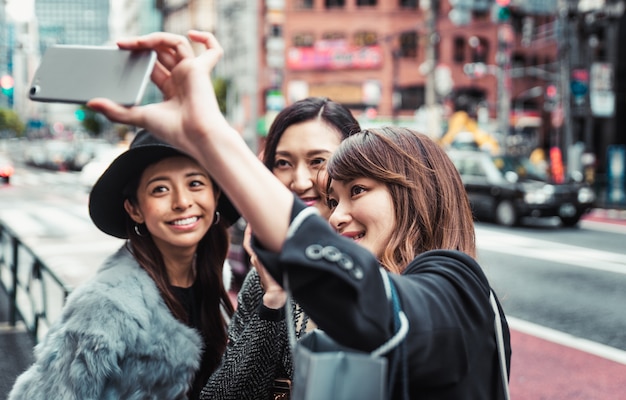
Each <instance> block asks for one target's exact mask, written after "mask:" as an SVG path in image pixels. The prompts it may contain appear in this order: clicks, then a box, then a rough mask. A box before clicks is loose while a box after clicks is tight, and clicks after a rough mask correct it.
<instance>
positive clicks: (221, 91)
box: [213, 78, 229, 113]
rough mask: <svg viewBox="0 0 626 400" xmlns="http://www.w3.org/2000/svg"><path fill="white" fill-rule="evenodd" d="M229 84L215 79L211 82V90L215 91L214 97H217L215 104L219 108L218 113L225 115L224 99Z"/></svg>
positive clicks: (223, 80) (224, 80) (220, 79)
mask: <svg viewBox="0 0 626 400" xmlns="http://www.w3.org/2000/svg"><path fill="white" fill-rule="evenodd" d="M228 86H229V82H228V81H227V80H226V79H222V78H216V79H214V80H213V88H214V90H215V97H217V104H219V106H220V111H221V112H222V113H226V97H227V95H228Z"/></svg>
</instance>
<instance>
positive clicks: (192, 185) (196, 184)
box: [189, 181, 204, 187]
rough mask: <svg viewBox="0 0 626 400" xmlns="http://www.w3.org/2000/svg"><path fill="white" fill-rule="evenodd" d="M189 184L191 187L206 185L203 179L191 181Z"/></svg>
mask: <svg viewBox="0 0 626 400" xmlns="http://www.w3.org/2000/svg"><path fill="white" fill-rule="evenodd" d="M189 186H191V187H200V186H204V183H203V182H201V181H191V182H190V183H189Z"/></svg>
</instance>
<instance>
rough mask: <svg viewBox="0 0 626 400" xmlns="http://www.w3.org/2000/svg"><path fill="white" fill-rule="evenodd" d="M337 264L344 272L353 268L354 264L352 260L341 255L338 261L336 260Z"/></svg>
mask: <svg viewBox="0 0 626 400" xmlns="http://www.w3.org/2000/svg"><path fill="white" fill-rule="evenodd" d="M337 264H339V266H340V267H341V268H343V269H345V270H351V269H352V268H354V263H353V262H352V259H351V258H350V257H348V256H347V255H346V254H342V255H341V257H340V258H339V260H337Z"/></svg>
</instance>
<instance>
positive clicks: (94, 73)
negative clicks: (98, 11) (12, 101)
mask: <svg viewBox="0 0 626 400" xmlns="http://www.w3.org/2000/svg"><path fill="white" fill-rule="evenodd" d="M155 61H156V53H155V52H154V51H153V50H141V51H130V50H123V49H119V48H118V47H109V46H78V45H55V46H51V47H49V48H48V49H47V50H46V52H45V54H44V56H43V58H42V60H41V63H40V65H39V67H38V69H37V71H36V72H35V76H34V77H33V81H32V84H31V86H30V90H29V95H28V96H29V98H30V99H31V100H33V101H42V102H57V103H76V104H85V103H87V101H89V100H91V99H93V98H95V97H106V98H108V99H111V100H113V101H115V102H116V103H119V104H122V105H124V106H133V105H137V104H139V103H140V102H141V99H142V97H143V94H144V92H145V89H146V87H147V85H148V82H149V81H150V74H151V73H152V68H153V67H154V63H155Z"/></svg>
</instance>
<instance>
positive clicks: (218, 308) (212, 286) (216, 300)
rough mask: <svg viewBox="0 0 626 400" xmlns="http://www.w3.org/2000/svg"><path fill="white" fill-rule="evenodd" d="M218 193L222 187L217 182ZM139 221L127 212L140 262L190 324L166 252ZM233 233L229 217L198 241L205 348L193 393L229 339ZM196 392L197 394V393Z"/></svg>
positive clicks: (132, 192) (198, 299)
mask: <svg viewBox="0 0 626 400" xmlns="http://www.w3.org/2000/svg"><path fill="white" fill-rule="evenodd" d="M139 179H140V177H135V179H133V180H131V182H130V183H129V185H128V186H127V188H126V189H125V192H126V193H128V200H129V201H131V202H132V203H133V204H135V205H136V204H137V197H136V193H137V187H138V184H139ZM213 187H214V190H215V192H216V193H218V192H219V188H217V186H216V185H215V183H213ZM134 226H135V223H134V221H133V220H132V219H131V218H130V216H128V215H127V218H126V231H127V233H128V238H129V241H128V242H127V246H129V247H130V250H131V252H132V253H133V255H134V257H135V259H136V260H137V262H138V263H139V265H140V266H141V267H142V268H143V269H144V270H145V271H146V272H147V273H148V275H150V277H151V278H152V279H153V280H154V282H155V284H156V286H157V288H158V290H159V292H160V293H161V296H162V298H163V300H164V302H165V304H166V305H167V307H168V309H169V310H170V312H171V313H172V314H173V315H174V317H175V318H176V319H177V320H179V321H181V322H182V323H184V324H186V325H189V324H190V318H191V316H190V315H187V311H186V310H185V307H184V306H183V305H182V304H181V303H180V301H178V299H177V297H176V296H175V295H174V293H173V292H172V289H171V285H170V281H169V277H168V274H167V270H166V268H165V262H164V260H163V255H162V254H161V252H160V251H159V249H158V247H157V246H156V244H155V243H154V240H153V239H152V236H151V235H150V234H149V233H147V234H145V235H143V236H139V235H138V234H137V233H136V232H135V230H134ZM228 246H229V234H228V230H227V226H226V225H225V221H224V220H221V221H220V222H218V223H217V224H214V225H212V226H211V228H210V229H209V230H208V232H207V233H206V234H205V235H204V237H203V238H202V239H201V240H200V242H199V243H198V249H197V251H196V281H195V283H194V285H195V287H197V288H199V289H201V290H195V291H194V296H195V298H194V302H195V304H197V305H198V306H199V310H200V312H199V314H200V321H199V326H198V327H196V328H197V329H198V330H199V331H200V334H201V336H202V339H203V342H204V349H203V355H202V362H201V365H200V370H199V371H198V372H197V373H196V376H195V379H194V382H193V387H192V390H191V397H190V398H195V397H197V396H199V394H200V391H201V390H202V388H203V387H204V384H205V383H206V382H207V380H208V379H209V376H210V375H211V373H213V371H215V369H216V368H217V366H218V365H219V363H220V361H221V358H222V354H223V353H224V350H225V349H226V342H227V340H228V332H227V326H228V322H227V321H226V319H225V317H224V315H223V313H222V309H223V310H224V311H225V312H226V314H227V315H228V317H231V316H232V315H233V313H234V307H233V304H232V302H231V300H230V297H229V296H228V293H227V291H226V288H225V287H224V284H223V279H222V274H223V268H224V261H225V260H226V256H227V253H228ZM194 396H195V397H194Z"/></svg>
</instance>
